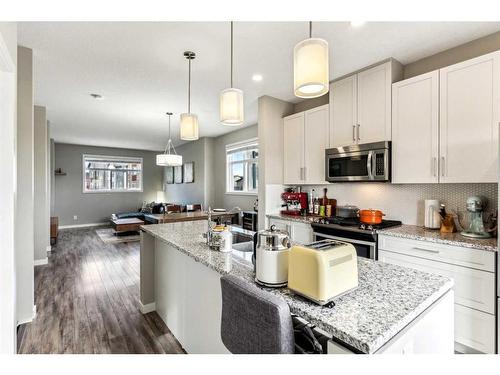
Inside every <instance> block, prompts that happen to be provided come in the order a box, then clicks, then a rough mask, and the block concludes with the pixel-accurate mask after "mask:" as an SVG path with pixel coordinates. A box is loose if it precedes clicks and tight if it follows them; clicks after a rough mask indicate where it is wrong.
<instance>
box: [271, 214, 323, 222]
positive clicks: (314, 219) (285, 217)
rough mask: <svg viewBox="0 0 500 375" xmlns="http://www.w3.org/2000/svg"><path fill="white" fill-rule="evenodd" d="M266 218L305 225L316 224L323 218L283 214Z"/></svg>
mask: <svg viewBox="0 0 500 375" xmlns="http://www.w3.org/2000/svg"><path fill="white" fill-rule="evenodd" d="M266 216H267V217H268V218H269V219H279V220H288V221H294V222H296V223H305V224H311V223H316V222H318V220H319V219H320V218H321V216H318V215H306V216H299V215H297V216H293V215H282V214H267V215H266Z"/></svg>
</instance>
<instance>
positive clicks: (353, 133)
mask: <svg viewBox="0 0 500 375" xmlns="http://www.w3.org/2000/svg"><path fill="white" fill-rule="evenodd" d="M352 140H353V141H356V125H353V126H352Z"/></svg>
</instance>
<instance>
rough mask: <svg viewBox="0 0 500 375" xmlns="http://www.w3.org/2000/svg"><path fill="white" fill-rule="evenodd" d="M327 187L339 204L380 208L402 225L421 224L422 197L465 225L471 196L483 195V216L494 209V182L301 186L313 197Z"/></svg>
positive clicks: (496, 197)
mask: <svg viewBox="0 0 500 375" xmlns="http://www.w3.org/2000/svg"><path fill="white" fill-rule="evenodd" d="M325 187H326V188H328V197H329V198H335V199H337V204H338V205H345V204H353V205H356V206H358V207H359V208H362V209H363V208H365V209H366V208H374V209H379V210H382V211H383V212H384V213H385V214H386V215H387V216H386V218H387V219H395V220H401V221H402V222H403V223H405V224H414V225H423V224H424V200H425V199H438V200H439V201H440V202H441V203H443V204H445V205H446V207H447V210H448V211H449V212H457V213H458V214H459V217H460V218H461V222H462V223H463V224H464V225H467V224H468V215H467V213H466V210H465V201H466V199H467V198H468V197H470V196H472V195H480V196H483V197H485V198H486V200H487V207H486V215H485V217H486V216H487V215H488V214H489V213H491V212H493V210H495V209H497V206H498V187H497V184H495V183H491V184H388V183H336V184H328V185H321V186H302V190H303V191H305V192H307V193H309V192H310V190H311V189H312V188H314V189H315V195H316V196H320V197H322V196H323V188H325Z"/></svg>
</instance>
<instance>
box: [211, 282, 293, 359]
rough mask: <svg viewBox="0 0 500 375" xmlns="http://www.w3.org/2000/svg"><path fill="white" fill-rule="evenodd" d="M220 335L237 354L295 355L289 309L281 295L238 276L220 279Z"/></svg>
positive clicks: (230, 349)
mask: <svg viewBox="0 0 500 375" xmlns="http://www.w3.org/2000/svg"><path fill="white" fill-rule="evenodd" d="M220 282H221V289H222V319H221V337H222V342H223V343H224V345H225V346H226V348H227V349H228V350H229V351H230V352H231V353H235V354H287V353H288V354H293V353H294V352H295V340H294V332H293V324H292V317H291V314H290V309H289V307H288V305H287V304H286V302H285V301H283V300H282V299H280V298H279V297H276V296H273V295H272V294H270V293H268V292H264V291H262V290H260V289H259V288H257V287H256V286H254V285H251V284H248V282H245V281H244V280H241V279H240V278H238V277H235V276H231V275H226V276H223V277H222V278H221V281H220Z"/></svg>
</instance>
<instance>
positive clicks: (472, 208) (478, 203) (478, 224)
mask: <svg viewBox="0 0 500 375" xmlns="http://www.w3.org/2000/svg"><path fill="white" fill-rule="evenodd" d="M466 206H467V211H469V213H470V225H469V228H468V229H467V230H464V231H463V232H461V234H462V236H465V237H472V238H490V237H491V234H490V233H488V232H487V231H486V230H485V229H484V222H483V211H484V207H485V206H486V204H485V199H484V198H482V197H477V196H473V197H469V198H467V203H466Z"/></svg>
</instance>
